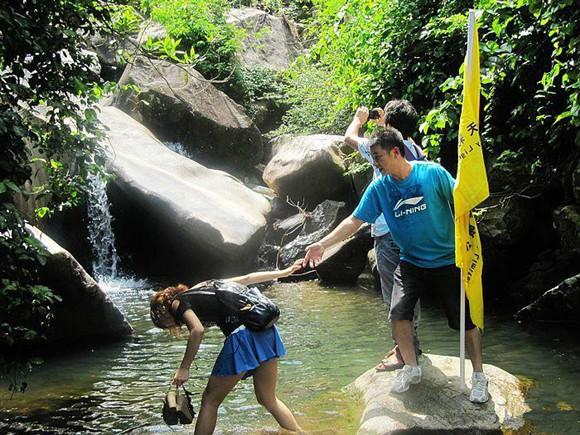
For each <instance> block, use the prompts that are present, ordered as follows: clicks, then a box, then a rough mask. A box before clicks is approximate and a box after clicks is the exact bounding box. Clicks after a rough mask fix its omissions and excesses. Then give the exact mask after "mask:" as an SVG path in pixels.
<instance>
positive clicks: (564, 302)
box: [514, 274, 580, 325]
mask: <svg viewBox="0 0 580 435" xmlns="http://www.w3.org/2000/svg"><path fill="white" fill-rule="evenodd" d="M579 312H580V274H578V275H575V276H573V277H571V278H568V279H566V280H565V281H563V282H561V283H560V284H558V285H557V286H556V287H554V288H553V289H551V290H548V291H547V292H546V293H544V294H543V295H542V296H540V297H539V298H538V299H537V300H536V301H534V302H532V303H531V304H530V305H528V306H527V307H524V308H522V309H521V310H520V311H518V312H517V313H516V314H515V316H514V318H515V319H516V320H518V321H522V322H541V323H562V324H568V325H580V318H578V313H579Z"/></svg>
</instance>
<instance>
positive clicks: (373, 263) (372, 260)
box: [367, 248, 381, 293]
mask: <svg viewBox="0 0 580 435" xmlns="http://www.w3.org/2000/svg"><path fill="white" fill-rule="evenodd" d="M367 260H368V262H369V268H370V269H371V274H372V275H373V282H374V284H375V290H376V291H378V292H379V293H381V276H380V275H379V268H378V267H377V255H376V253H375V249H374V248H373V249H371V250H370V251H369V252H368V254H367Z"/></svg>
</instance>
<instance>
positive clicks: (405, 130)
mask: <svg viewBox="0 0 580 435" xmlns="http://www.w3.org/2000/svg"><path fill="white" fill-rule="evenodd" d="M384 110H385V124H388V125H390V126H391V127H395V128H396V129H397V130H399V131H400V132H401V134H402V135H403V138H404V139H406V138H408V137H411V136H413V133H414V132H415V131H416V129H417V122H418V121H419V115H417V111H416V110H415V108H414V107H413V105H412V104H411V103H410V102H409V101H407V100H391V101H389V102H388V103H387V105H386V106H385V109H384Z"/></svg>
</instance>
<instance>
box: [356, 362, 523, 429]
mask: <svg viewBox="0 0 580 435" xmlns="http://www.w3.org/2000/svg"><path fill="white" fill-rule="evenodd" d="M421 366H422V369H423V379H422V381H421V383H420V384H418V385H413V386H411V389H410V390H409V391H407V392H406V393H403V394H392V393H390V392H389V391H390V388H391V385H392V383H393V381H394V379H395V376H396V375H397V372H396V371H395V372H380V373H379V372H377V371H375V369H374V368H373V369H370V370H369V371H367V372H366V373H364V374H363V375H362V376H360V377H359V378H358V379H357V380H356V381H354V382H353V383H352V384H351V385H350V386H349V387H350V389H351V390H353V391H355V392H357V393H359V394H361V395H362V398H363V401H364V406H365V409H364V411H363V415H362V418H361V422H360V428H359V430H358V432H357V433H358V434H359V435H379V434H380V435H383V434H400V433H413V434H415V433H454V434H455V433H456V434H478V435H481V434H500V433H502V431H510V430H517V429H521V428H522V427H523V425H524V418H523V416H524V414H525V413H526V412H529V411H530V408H529V406H528V405H527V404H526V402H525V399H524V394H523V386H521V385H520V381H519V380H518V379H517V378H516V377H515V376H513V375H511V374H509V373H507V372H505V371H504V370H502V369H500V368H498V367H495V366H492V365H487V364H486V365H484V371H485V373H486V374H487V376H488V377H489V392H490V396H491V397H490V400H489V402H487V403H485V404H483V405H479V404H473V403H471V402H470V401H469V396H468V395H467V394H466V393H464V392H462V391H461V386H460V384H459V377H458V374H459V358H456V357H448V356H440V355H430V354H425V355H424V361H423V363H422V364H421ZM466 375H467V378H468V379H469V378H470V377H471V367H470V364H467V365H466Z"/></svg>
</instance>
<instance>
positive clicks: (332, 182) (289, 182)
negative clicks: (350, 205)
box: [263, 135, 350, 207]
mask: <svg viewBox="0 0 580 435" xmlns="http://www.w3.org/2000/svg"><path fill="white" fill-rule="evenodd" d="M342 140H343V138H342V136H329V135H313V136H296V137H293V136H281V137H280V138H277V139H276V140H275V141H273V143H272V153H273V154H274V157H273V158H272V160H270V162H269V163H268V165H267V166H266V168H265V169H264V174H263V179H264V182H265V183H266V184H267V185H268V186H269V187H270V188H271V189H273V190H274V191H275V192H276V193H277V194H278V196H279V197H280V198H282V199H286V198H289V199H290V200H291V201H293V202H294V203H295V204H303V205H306V206H307V207H313V206H314V205H316V204H319V203H321V202H322V201H324V200H326V199H332V200H345V199H346V198H347V197H348V195H349V194H350V179H349V178H348V177H345V176H344V175H343V173H344V170H345V167H344V164H343V160H342V157H341V154H340V147H341V145H342V144H343V141H342Z"/></svg>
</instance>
